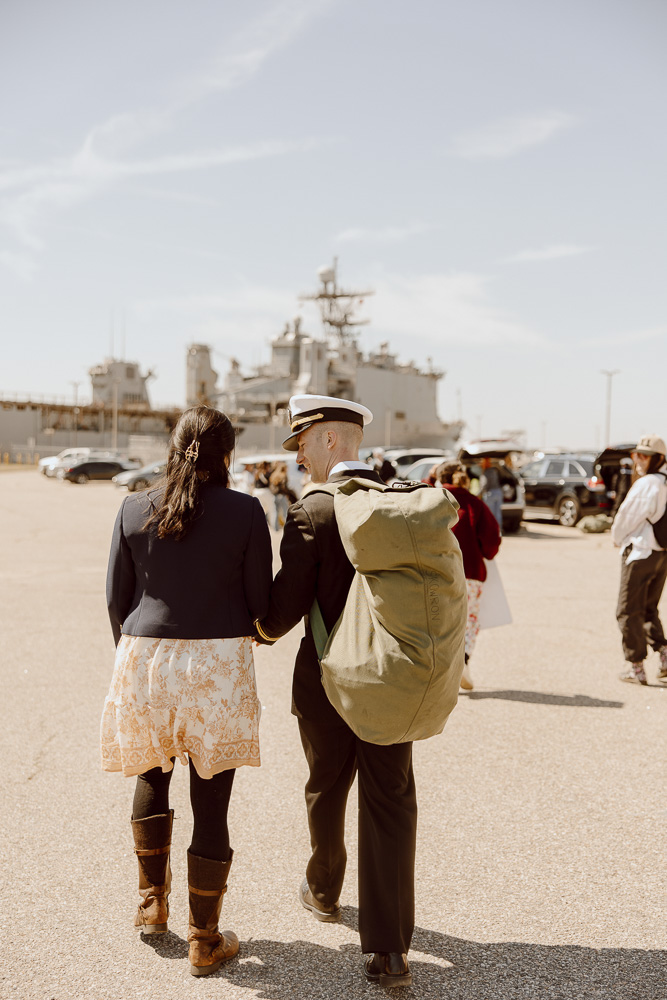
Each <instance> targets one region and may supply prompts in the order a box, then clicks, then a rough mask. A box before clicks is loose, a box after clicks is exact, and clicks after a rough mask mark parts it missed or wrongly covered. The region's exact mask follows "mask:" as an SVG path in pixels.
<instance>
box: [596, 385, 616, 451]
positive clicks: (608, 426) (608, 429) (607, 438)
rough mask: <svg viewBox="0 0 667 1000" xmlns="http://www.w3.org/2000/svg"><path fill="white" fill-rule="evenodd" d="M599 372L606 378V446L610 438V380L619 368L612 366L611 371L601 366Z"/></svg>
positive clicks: (606, 446)
mask: <svg viewBox="0 0 667 1000" xmlns="http://www.w3.org/2000/svg"><path fill="white" fill-rule="evenodd" d="M600 374H601V375H604V376H605V377H606V379H607V412H606V418H605V430H604V446H605V448H608V447H609V444H610V439H611V380H612V379H613V377H614V375H619V374H620V369H618V368H614V369H613V370H612V371H607V370H606V369H605V368H601V369H600Z"/></svg>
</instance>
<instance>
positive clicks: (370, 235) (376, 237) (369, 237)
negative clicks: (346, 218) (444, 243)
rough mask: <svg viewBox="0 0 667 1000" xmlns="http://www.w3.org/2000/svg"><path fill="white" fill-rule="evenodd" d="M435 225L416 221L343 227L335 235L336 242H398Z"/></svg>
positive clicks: (426, 231) (419, 234) (420, 233)
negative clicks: (411, 223)
mask: <svg viewBox="0 0 667 1000" xmlns="http://www.w3.org/2000/svg"><path fill="white" fill-rule="evenodd" d="M434 228H435V226H432V225H428V224H427V223H425V222H416V223H414V224H413V225H407V226H385V227H383V228H381V229H362V228H359V229H344V230H343V231H342V232H340V233H338V235H337V236H336V237H335V240H336V242H337V243H355V242H358V243H361V242H369V243H400V242H401V240H406V239H409V238H410V237H411V236H421V235H422V234H423V233H428V232H430V231H431V230H433V229H434Z"/></svg>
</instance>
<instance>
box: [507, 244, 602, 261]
mask: <svg viewBox="0 0 667 1000" xmlns="http://www.w3.org/2000/svg"><path fill="white" fill-rule="evenodd" d="M594 249H595V248H594V247H582V246H577V245H576V244H574V243H557V244H554V245H553V246H549V247H543V248H542V249H541V250H520V251H519V252H518V253H513V254H510V256H509V257H505V258H503V259H504V260H505V261H506V262H507V263H511V264H514V263H519V262H521V261H533V260H538V261H539V260H558V259H559V258H560V257H579V256H580V255H581V254H584V253H590V252H591V250H594Z"/></svg>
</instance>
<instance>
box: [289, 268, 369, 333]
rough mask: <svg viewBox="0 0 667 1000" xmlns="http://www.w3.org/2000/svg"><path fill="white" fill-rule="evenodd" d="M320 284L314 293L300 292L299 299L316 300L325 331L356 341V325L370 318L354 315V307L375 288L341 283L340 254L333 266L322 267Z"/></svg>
mask: <svg viewBox="0 0 667 1000" xmlns="http://www.w3.org/2000/svg"><path fill="white" fill-rule="evenodd" d="M317 276H318V278H319V279H320V281H321V283H322V284H321V288H320V289H319V291H318V292H316V293H315V294H314V295H299V302H316V303H317V305H318V308H319V310H320V314H321V316H322V323H323V325H324V332H325V334H326V336H327V338H328V339H329V340H337V341H338V342H339V343H346V342H348V343H349V342H354V339H355V336H354V328H355V327H357V326H363V325H364V324H366V323H369V322H370V320H368V319H355V318H354V310H355V309H356V308H358V307H359V306H360V305H362V303H363V301H364V299H365V298H366V296H368V295H374V294H375V292H373V291H371V290H370V289H368V290H366V291H359V292H357V291H346V290H345V289H344V288H340V287H339V285H338V257H334V261H333V266H332V267H321V268H320V269H319V271H318V272H317Z"/></svg>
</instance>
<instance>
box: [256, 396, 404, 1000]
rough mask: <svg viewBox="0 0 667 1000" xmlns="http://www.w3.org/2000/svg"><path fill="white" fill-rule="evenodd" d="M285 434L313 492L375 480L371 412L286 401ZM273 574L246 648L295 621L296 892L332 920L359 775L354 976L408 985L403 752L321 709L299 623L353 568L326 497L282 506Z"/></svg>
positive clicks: (327, 616)
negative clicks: (301, 864)
mask: <svg viewBox="0 0 667 1000" xmlns="http://www.w3.org/2000/svg"><path fill="white" fill-rule="evenodd" d="M290 415H291V421H290V435H289V437H288V438H287V439H286V441H285V442H284V444H283V447H284V448H285V449H286V450H287V451H296V452H298V456H297V461H298V462H300V463H301V462H302V463H304V464H305V466H306V467H307V469H308V471H309V472H310V476H311V479H312V480H313V482H315V483H318V482H319V483H324V482H328V483H339V482H344V481H346V480H347V479H349V478H350V477H355V478H365V479H370V480H371V481H372V482H374V483H378V484H379V483H381V480H380V478H379V476H378V475H377V473H375V472H373V470H372V469H371V468H370V467H369V466H368V465H365V464H364V463H363V462H360V461H359V445H360V444H361V441H362V437H363V428H364V426H365V425H366V424H369V423H370V422H371V420H372V419H373V415H372V413H371V411H370V410H368V409H367V408H366V407H365V406H363V405H362V404H361V403H357V402H354V401H352V400H345V399H336V398H335V397H331V396H316V395H300V396H292V398H291V399H290ZM280 556H281V560H282V567H281V569H280V572H279V573H278V575H277V577H276V579H275V580H274V582H273V588H272V590H271V600H270V607H269V612H268V615H267V616H266V617H265V618H263V619H262V620H261V621H258V622H256V623H255V624H256V628H257V633H258V640H259V641H260V642H268V643H272V642H274V641H275V640H276V639H278V638H279V637H280V636H282V635H285V633H286V632H289V630H290V629H291V628H293V627H294V626H295V625H296V624H297V623H298V622H299V621H300V620H301V619H302V618H304V617H305V619H306V630H305V635H304V638H303V640H302V642H301V645H300V647H299V652H298V654H297V658H296V664H295V669H294V681H293V687H292V711H293V713H294V714H295V715H296V716H297V718H298V721H299V731H300V735H301V741H302V744H303V748H304V752H305V755H306V759H307V761H308V767H309V771H310V775H309V778H308V782H307V784H306V807H307V812H308V825H309V828H310V838H311V847H312V853H311V857H310V860H309V861H308V864H307V867H306V877H305V879H304V881H303V883H302V885H301V887H300V890H299V899H300V901H301V904H302V905H303V906H304V907H305V908H306V909H307V910H309V911H310V912H311V913H312V914H313V916H314V917H315V918H316V919H317V920H321V921H326V922H331V923H333V922H337V921H339V920H340V918H341V909H340V902H339V897H340V892H341V889H342V886H343V878H344V875H345V864H346V857H347V855H346V850H345V807H346V803H347V796H348V793H349V791H350V788H351V786H352V783H353V781H354V777H355V773H356V772H358V775H359V934H360V937H361V948H362V951H363V952H364V953H365V954H371V957H370V958H368V959H367V961H366V963H365V966H364V971H365V975H366V977H367V978H368V979H369V980H371V981H374V982H377V983H378V984H379V985H380V986H406V985H409V984H410V983H411V981H412V974H411V972H410V968H409V965H408V959H407V955H408V951H409V948H410V941H411V938H412V932H413V929H414V866H415V847H416V832H417V800H416V794H415V783H414V776H413V772H412V744H411V743H397V744H393V745H389V746H379V745H377V744H373V743H367V742H365V741H364V740H361V739H359V738H358V737H357V736H355V734H354V733H353V731H352V729H350V727H349V726H348V725H347V723H345V722H344V721H343V719H342V718H341V717H340V715H338V713H337V712H336V710H335V709H334V708H333V706H332V705H331V703H330V702H329V700H328V698H327V696H326V693H325V691H324V687H323V686H322V681H321V678H320V664H319V660H318V657H317V651H316V648H315V643H314V640H313V634H312V630H311V626H310V621H309V618H308V615H309V612H310V609H311V607H312V605H313V600H314V599H315V598H317V601H318V603H319V606H320V610H321V612H322V617H323V619H324V624H325V626H326V629H327V631H328V632H331V630H332V628H333V626H334V625H335V623H336V621H337V620H338V618H339V617H340V615H341V613H342V611H343V607H344V605H345V599H346V597H347V593H348V590H349V588H350V584H351V583H352V579H353V577H354V568H353V566H352V564H351V563H350V561H349V560H348V558H347V556H346V554H345V550H344V548H343V544H342V541H341V538H340V533H339V531H338V527H337V524H336V519H335V516H334V498H333V496H332V495H331V494H330V493H323V492H312V493H307V494H306V495H305V496H303V497H302V498H301V500H299V501H298V502H297V503H295V504H292V506H291V507H290V509H289V513H288V515H287V521H286V523H285V529H284V533H283V540H282V545H281V548H280Z"/></svg>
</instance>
